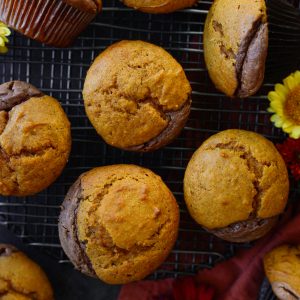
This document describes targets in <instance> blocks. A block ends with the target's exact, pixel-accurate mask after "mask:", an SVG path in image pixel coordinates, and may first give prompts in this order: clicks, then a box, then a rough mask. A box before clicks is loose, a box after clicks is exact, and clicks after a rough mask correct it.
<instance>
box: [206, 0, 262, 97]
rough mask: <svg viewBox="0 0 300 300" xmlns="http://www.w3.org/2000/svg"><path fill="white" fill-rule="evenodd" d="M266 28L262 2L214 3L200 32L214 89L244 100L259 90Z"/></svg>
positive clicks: (233, 0) (217, 0) (223, 0)
mask: <svg viewBox="0 0 300 300" xmlns="http://www.w3.org/2000/svg"><path fill="white" fill-rule="evenodd" d="M267 47H268V27H267V14H266V5H265V1H264V0H257V1H249V0H215V1H214V2H213V4H212V6H211V9H210V11H209V13H208V16H207V19H206V23H205V30H204V55H205V61H206V65H207V68H208V70H209V74H210V77H211V78H212V80H213V81H214V83H215V84H216V87H217V88H218V89H220V90H221V91H223V92H224V93H225V94H227V95H229V96H231V97H234V96H239V97H247V96H249V95H251V94H253V93H254V92H256V90H257V89H258V88H259V87H260V85H261V83H262V80H263V77H264V70H265V60H266V55H267Z"/></svg>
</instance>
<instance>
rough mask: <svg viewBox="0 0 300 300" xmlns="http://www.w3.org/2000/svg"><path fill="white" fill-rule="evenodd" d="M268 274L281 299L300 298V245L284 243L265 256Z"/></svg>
mask: <svg viewBox="0 0 300 300" xmlns="http://www.w3.org/2000/svg"><path fill="white" fill-rule="evenodd" d="M264 268H265V272H266V275H267V277H268V279H269V281H270V283H271V285H272V289H273V291H274V293H275V295H276V296H277V297H278V299H279V300H297V299H300V245H297V246H291V245H282V246H279V247H277V248H275V249H273V250H272V251H271V252H269V253H267V254H266V256H265V257H264Z"/></svg>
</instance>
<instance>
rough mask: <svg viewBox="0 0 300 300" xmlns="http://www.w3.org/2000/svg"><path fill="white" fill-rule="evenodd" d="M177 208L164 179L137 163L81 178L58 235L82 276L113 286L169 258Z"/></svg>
mask: <svg viewBox="0 0 300 300" xmlns="http://www.w3.org/2000/svg"><path fill="white" fill-rule="evenodd" d="M178 223H179V209H178V205H177V203H176V200H175V198H174V196H173V195H172V193H171V192H170V190H169V189H168V188H167V186H166V185H165V184H164V183H163V181H162V180H161V178H160V177H159V176H157V175H155V174H154V173H153V172H151V171H150V170H148V169H144V168H141V167H138V166H135V165H112V166H106V167H99V168H95V169H92V170H91V171H89V172H86V173H84V174H82V175H81V176H80V177H79V178H78V180H77V181H76V182H75V183H74V184H73V186H72V187H71V188H70V190H69V192H68V194H67V196H66V198H65V200H64V202H63V204H62V211H61V214H60V217H59V237H60V241H61V245H62V247H63V249H64V250H65V252H66V254H67V255H68V257H69V258H70V260H71V261H72V263H73V264H74V265H75V267H76V268H77V269H78V270H80V271H81V272H83V273H85V274H87V275H89V276H93V277H98V278H100V279H102V280H103V281H105V282H106V283H110V284H124V283H128V282H131V281H136V280H140V279H142V278H144V277H145V276H147V275H149V274H150V273H151V272H153V271H154V270H155V269H156V268H157V267H158V266H159V265H160V264H161V263H162V262H163V261H164V260H165V259H166V257H167V256H168V254H169V252H170V251H171V249H172V247H173V245H174V243H175V241H176V237H177V232H178V225H179V224H178Z"/></svg>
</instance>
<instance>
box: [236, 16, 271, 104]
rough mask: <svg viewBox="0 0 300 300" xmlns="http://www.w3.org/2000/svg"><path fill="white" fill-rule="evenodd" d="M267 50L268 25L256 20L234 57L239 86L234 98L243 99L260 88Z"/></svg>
mask: <svg viewBox="0 0 300 300" xmlns="http://www.w3.org/2000/svg"><path fill="white" fill-rule="evenodd" d="M267 50H268V24H267V23H263V22H262V17H261V18H260V19H258V20H257V21H256V22H255V23H254V24H253V27H252V29H251V30H250V31H249V33H248V34H247V36H246V38H245V39H244V40H243V41H242V43H241V45H240V46H239V51H238V53H237V56H236V74H237V78H238V82H239V86H238V88H237V90H236V91H235V96H237V97H241V98H245V97H248V96H250V95H252V94H254V93H255V92H256V91H257V90H258V89H259V88H260V86H261V84H262V82H263V79H264V73H265V63H266V57H267Z"/></svg>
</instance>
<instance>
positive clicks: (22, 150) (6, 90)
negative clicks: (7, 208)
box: [0, 81, 71, 196]
mask: <svg viewBox="0 0 300 300" xmlns="http://www.w3.org/2000/svg"><path fill="white" fill-rule="evenodd" d="M0 147H1V151H0V168H1V172H0V194H1V195H4V196H9V195H13V196H26V195H32V194H35V193H38V192H40V191H41V190H43V189H45V188H46V187H48V186H49V185H50V184H51V183H52V182H54V181H55V180H56V178H57V177H58V176H59V175H60V173H61V172H62V170H63V168H64V167H65V165H66V163H67V160H68V157H69V154H70V149H71V131H70V123H69V121H68V118H67V116H66V115H65V113H64V111H63V109H62V108H61V106H60V104H59V103H58V101H57V100H55V99H54V98H52V97H49V96H46V95H44V94H43V93H42V92H40V91H39V90H38V89H36V88H35V87H34V86H32V85H30V84H28V83H25V82H21V81H11V82H7V83H4V84H2V85H0Z"/></svg>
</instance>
